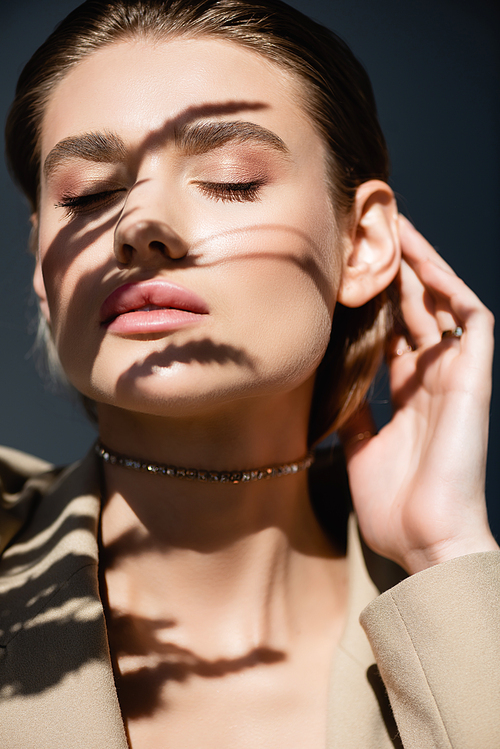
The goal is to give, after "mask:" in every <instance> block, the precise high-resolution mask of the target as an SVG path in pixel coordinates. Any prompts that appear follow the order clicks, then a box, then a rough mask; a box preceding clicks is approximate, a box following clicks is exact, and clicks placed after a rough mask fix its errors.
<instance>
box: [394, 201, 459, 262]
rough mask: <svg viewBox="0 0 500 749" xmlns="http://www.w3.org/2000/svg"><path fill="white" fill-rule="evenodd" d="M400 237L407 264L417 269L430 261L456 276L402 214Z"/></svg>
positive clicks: (399, 217)
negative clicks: (419, 264) (426, 261)
mask: <svg viewBox="0 0 500 749" xmlns="http://www.w3.org/2000/svg"><path fill="white" fill-rule="evenodd" d="M398 223H399V237H400V241H401V251H402V253H403V257H404V258H405V260H406V261H407V263H408V264H409V265H410V266H411V267H413V268H415V266H416V265H418V263H421V262H423V261H424V260H430V261H431V262H434V263H436V265H438V266H439V267H441V268H443V270H446V271H447V272H448V273H451V274H452V275H455V271H454V270H453V268H452V267H451V266H450V265H448V263H447V262H446V260H444V259H443V258H442V257H441V255H440V254H439V253H438V252H437V251H436V250H435V249H434V247H433V246H432V245H431V244H430V243H429V242H428V241H427V240H426V239H425V237H423V236H422V234H420V232H419V231H417V229H415V227H414V226H413V224H412V223H411V222H410V221H408V219H407V218H406V217H405V216H403V215H402V214H401V213H400V214H399V216H398Z"/></svg>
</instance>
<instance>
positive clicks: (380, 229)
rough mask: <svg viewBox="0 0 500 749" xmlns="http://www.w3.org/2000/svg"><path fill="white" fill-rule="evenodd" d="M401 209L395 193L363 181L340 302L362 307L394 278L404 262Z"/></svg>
mask: <svg viewBox="0 0 500 749" xmlns="http://www.w3.org/2000/svg"><path fill="white" fill-rule="evenodd" d="M397 221H398V209H397V206H396V200H395V198H394V193H393V192H392V190H391V188H390V187H389V185H387V184H386V183H385V182H382V181H380V180H375V179H372V180H369V181H368V182H363V184H362V185H360V186H359V187H358V189H357V191H356V198H355V205H354V222H353V224H352V229H351V230H350V232H349V234H348V236H346V237H345V244H346V250H345V255H344V268H343V273H342V279H341V282H340V288H339V292H338V297H337V299H338V301H339V302H340V303H341V304H343V305H345V306H346V307H361V305H363V304H365V303H366V302H368V301H369V300H370V299H373V297H375V296H377V294H379V293H380V292H381V291H383V289H385V288H387V286H389V284H390V283H391V281H392V280H393V279H394V278H395V276H396V274H397V272H398V270H399V266H400V263H401V248H400V245H399V233H398V224H397Z"/></svg>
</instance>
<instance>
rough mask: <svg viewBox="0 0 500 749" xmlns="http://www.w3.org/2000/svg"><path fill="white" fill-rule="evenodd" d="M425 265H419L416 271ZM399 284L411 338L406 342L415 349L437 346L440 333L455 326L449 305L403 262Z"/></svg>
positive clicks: (423, 263)
mask: <svg viewBox="0 0 500 749" xmlns="http://www.w3.org/2000/svg"><path fill="white" fill-rule="evenodd" d="M428 262H429V261H427V260H426V261H423V262H420V263H419V269H421V268H422V267H423V265H425V264H428ZM442 272H443V273H444V272H445V271H444V270H442ZM447 275H449V274H447ZM400 283H401V288H400V299H401V311H402V313H403V317H404V321H405V323H406V327H407V329H408V332H409V337H410V339H411V340H410V341H409V343H414V344H415V346H416V347H417V348H419V347H422V346H424V347H425V346H432V345H434V344H435V343H438V342H439V341H440V339H441V331H443V330H447V329H450V328H454V327H455V326H456V323H457V321H456V320H455V319H454V316H453V313H452V311H451V309H450V306H449V304H447V302H446V300H445V299H443V297H442V296H441V295H439V294H435V293H434V292H433V289H432V286H431V285H430V286H429V285H426V284H425V282H424V281H423V279H422V278H421V277H420V276H419V275H418V273H417V271H416V270H414V269H413V268H412V267H411V266H410V265H408V263H407V262H406V261H405V260H403V261H402V263H401V273H400Z"/></svg>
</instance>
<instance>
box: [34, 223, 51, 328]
mask: <svg viewBox="0 0 500 749" xmlns="http://www.w3.org/2000/svg"><path fill="white" fill-rule="evenodd" d="M30 222H31V234H30V239H29V245H30V250H31V252H32V253H33V254H34V256H35V258H36V263H35V272H34V273H33V288H34V290H35V294H36V295H37V297H38V304H39V306H40V310H41V311H42V315H43V316H44V317H45V319H46V320H47V322H48V323H49V324H50V310H49V304H48V301H47V292H46V291H45V281H44V280H43V273H42V265H41V263H40V255H39V253H38V216H37V214H36V213H34V214H33V215H32V216H31V218H30Z"/></svg>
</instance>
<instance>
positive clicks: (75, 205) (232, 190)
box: [56, 180, 263, 218]
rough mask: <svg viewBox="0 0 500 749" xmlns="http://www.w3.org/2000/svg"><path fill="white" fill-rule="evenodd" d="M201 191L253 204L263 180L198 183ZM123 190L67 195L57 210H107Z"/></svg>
mask: <svg viewBox="0 0 500 749" xmlns="http://www.w3.org/2000/svg"><path fill="white" fill-rule="evenodd" d="M196 184H197V185H198V187H199V188H200V190H201V191H202V192H204V193H205V194H206V195H208V196H209V197H211V198H212V199H213V200H216V201H219V200H222V201H225V202H228V203H243V202H252V201H254V200H256V199H257V197H258V192H259V189H260V188H261V187H262V185H263V181H262V180H253V181H252V182H197V183H196ZM122 192H125V190H124V189H121V190H104V191H102V192H97V193H91V194H89V195H65V196H63V197H62V199H61V200H60V202H59V203H56V208H65V209H66V216H67V217H68V218H74V217H75V216H77V215H85V214H86V213H91V212H92V211H93V210H94V209H96V208H105V207H106V206H107V205H109V204H110V203H112V202H113V201H114V200H115V199H116V197H117V195H118V194H119V193H122Z"/></svg>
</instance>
